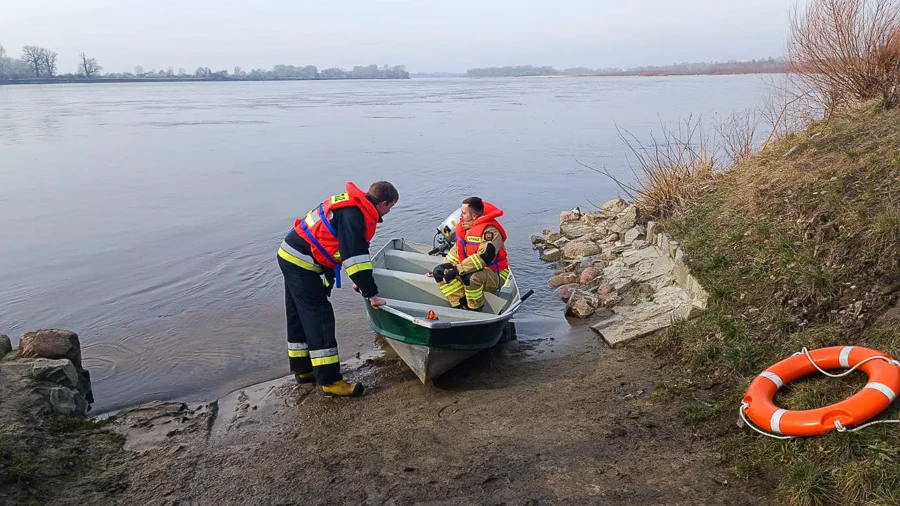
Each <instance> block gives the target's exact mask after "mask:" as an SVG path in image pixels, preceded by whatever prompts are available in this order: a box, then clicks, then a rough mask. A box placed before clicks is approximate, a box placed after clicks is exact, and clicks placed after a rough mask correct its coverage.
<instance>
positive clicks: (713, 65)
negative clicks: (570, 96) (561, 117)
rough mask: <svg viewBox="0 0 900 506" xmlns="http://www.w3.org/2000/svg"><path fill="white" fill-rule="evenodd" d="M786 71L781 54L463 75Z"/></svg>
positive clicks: (481, 71)
mask: <svg viewBox="0 0 900 506" xmlns="http://www.w3.org/2000/svg"><path fill="white" fill-rule="evenodd" d="M788 71H789V65H788V62H787V61H786V60H785V59H784V58H771V57H770V58H765V59H761V60H755V59H754V60H749V61H736V60H730V61H727V62H699V63H676V64H672V65H659V66H643V67H632V68H628V69H622V68H615V67H610V68H597V69H591V68H587V67H573V68H567V69H563V70H559V69H556V68H553V67H548V66H542V67H535V66H532V65H515V66H506V67H485V68H474V69H469V70H468V71H466V76H467V77H533V76H628V75H689V74H765V73H785V72H788Z"/></svg>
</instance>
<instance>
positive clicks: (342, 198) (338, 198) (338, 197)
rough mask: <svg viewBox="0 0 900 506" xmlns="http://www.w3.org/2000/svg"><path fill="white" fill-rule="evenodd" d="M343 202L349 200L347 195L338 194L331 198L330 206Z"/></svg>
mask: <svg viewBox="0 0 900 506" xmlns="http://www.w3.org/2000/svg"><path fill="white" fill-rule="evenodd" d="M345 200H350V194H349V193H340V194H338V195H335V196H334V197H331V203H332V204H337V203H338V202H343V201H345Z"/></svg>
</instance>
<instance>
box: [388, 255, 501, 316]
mask: <svg viewBox="0 0 900 506" xmlns="http://www.w3.org/2000/svg"><path fill="white" fill-rule="evenodd" d="M385 256H387V254H386V255H385ZM372 275H373V276H374V277H375V284H377V285H378V295H380V296H381V297H382V298H385V299H396V300H403V301H409V302H416V303H419V304H431V305H435V306H440V307H446V308H448V309H449V308H450V303H449V302H447V299H446V298H444V294H442V293H441V287H440V285H439V284H437V283H435V282H434V279H432V278H428V277H425V273H424V272H422V273H412V272H404V271H395V270H390V269H384V268H375V269H373V270H372ZM504 290H505V291H504ZM512 293H513V292H512V288H511V287H504V288H501V290H500V295H499V296H498V295H497V294H494V293H490V292H485V293H484V300H485V304H486V305H487V306H488V309H490V312H491V313H494V314H499V312H500V311H501V310H502V309H504V308H505V307H506V306H508V302H509V299H510V297H512ZM504 296H505V297H504Z"/></svg>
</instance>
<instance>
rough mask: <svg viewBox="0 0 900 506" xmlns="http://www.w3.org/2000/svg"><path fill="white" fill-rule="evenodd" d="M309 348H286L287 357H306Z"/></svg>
mask: <svg viewBox="0 0 900 506" xmlns="http://www.w3.org/2000/svg"><path fill="white" fill-rule="evenodd" d="M308 356H309V350H288V357H291V358H300V357H308Z"/></svg>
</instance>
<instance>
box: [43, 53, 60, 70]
mask: <svg viewBox="0 0 900 506" xmlns="http://www.w3.org/2000/svg"><path fill="white" fill-rule="evenodd" d="M57 56H59V55H57V54H56V51H51V50H49V49H46V48H42V49H41V63H42V64H43V65H44V72H46V73H47V75H48V76H50V77H53V76H54V75H56V57H57Z"/></svg>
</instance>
